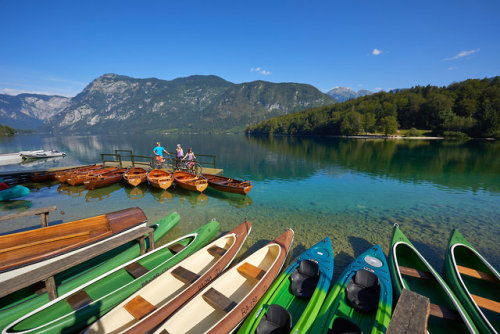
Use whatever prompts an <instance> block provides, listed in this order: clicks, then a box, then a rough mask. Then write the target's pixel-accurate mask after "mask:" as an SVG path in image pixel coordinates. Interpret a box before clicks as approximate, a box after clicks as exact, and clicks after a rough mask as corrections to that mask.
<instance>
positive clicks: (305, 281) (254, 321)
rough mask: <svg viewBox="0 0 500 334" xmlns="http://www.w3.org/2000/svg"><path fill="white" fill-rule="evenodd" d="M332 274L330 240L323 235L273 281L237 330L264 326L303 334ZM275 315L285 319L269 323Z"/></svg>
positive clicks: (319, 306) (240, 331)
mask: <svg viewBox="0 0 500 334" xmlns="http://www.w3.org/2000/svg"><path fill="white" fill-rule="evenodd" d="M332 276H333V251H332V243H331V241H330V238H326V239H323V240H321V241H320V242H319V243H317V244H316V245H314V246H312V247H311V248H309V249H308V250H307V251H305V252H303V253H302V254H301V255H300V256H299V257H298V258H297V259H296V260H295V261H294V262H293V263H292V264H291V265H290V266H289V267H288V268H287V269H286V270H285V271H284V272H283V273H282V274H281V275H280V276H279V277H278V278H277V279H276V280H275V281H274V283H273V285H271V287H270V288H269V290H268V291H267V292H266V294H265V295H264V296H263V297H262V298H261V300H260V301H259V303H258V304H257V305H256V306H255V308H254V309H253V311H252V312H251V313H250V315H249V316H248V317H247V318H246V320H245V322H243V324H242V325H241V327H240V330H239V331H238V333H241V334H243V333H255V332H266V330H265V328H273V329H274V330H275V331H276V332H280V331H282V332H286V333H306V332H307V331H308V330H309V328H310V327H311V325H312V324H313V322H314V319H315V318H316V315H317V314H318V311H319V310H320V308H321V305H322V304H323V301H324V299H325V298H326V295H327V293H328V290H329V288H330V283H331V281H332ZM271 313H274V314H271ZM276 315H281V316H282V317H283V318H284V319H287V320H288V321H286V322H284V323H282V324H279V325H278V326H273V325H272V320H271V318H274V317H275V316H276ZM269 325H271V326H269ZM276 327H278V328H276Z"/></svg>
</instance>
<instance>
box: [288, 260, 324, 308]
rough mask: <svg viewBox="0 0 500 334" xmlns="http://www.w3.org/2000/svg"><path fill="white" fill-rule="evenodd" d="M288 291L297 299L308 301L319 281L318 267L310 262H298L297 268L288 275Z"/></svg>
mask: <svg viewBox="0 0 500 334" xmlns="http://www.w3.org/2000/svg"><path fill="white" fill-rule="evenodd" d="M290 280H291V282H292V284H291V286H290V289H291V290H292V293H293V294H294V295H295V296H296V297H299V298H303V299H308V298H311V296H312V295H313V293H314V290H315V289H316V285H317V284H318V280H319V266H318V264H317V263H316V262H314V261H311V260H302V261H300V264H299V266H298V267H297V269H295V270H294V271H293V272H292V274H291V275H290Z"/></svg>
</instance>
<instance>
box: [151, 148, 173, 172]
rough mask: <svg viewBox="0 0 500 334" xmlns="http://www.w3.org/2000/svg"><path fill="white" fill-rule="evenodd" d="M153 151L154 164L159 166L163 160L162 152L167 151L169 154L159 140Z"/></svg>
mask: <svg viewBox="0 0 500 334" xmlns="http://www.w3.org/2000/svg"><path fill="white" fill-rule="evenodd" d="M153 152H154V154H155V158H156V165H157V166H158V165H159V166H160V168H161V164H163V162H165V159H163V152H165V153H167V154H170V153H168V152H167V150H165V149H164V148H163V146H161V145H160V142H157V143H156V147H155V148H154V149H153Z"/></svg>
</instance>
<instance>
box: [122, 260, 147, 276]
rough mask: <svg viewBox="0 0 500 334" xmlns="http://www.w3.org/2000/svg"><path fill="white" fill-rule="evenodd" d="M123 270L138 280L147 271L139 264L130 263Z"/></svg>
mask: <svg viewBox="0 0 500 334" xmlns="http://www.w3.org/2000/svg"><path fill="white" fill-rule="evenodd" d="M125 270H126V271H127V272H128V273H129V274H130V275H132V276H133V277H134V278H139V277H141V276H142V275H144V274H145V273H147V272H148V271H149V270H148V269H147V268H146V267H144V266H143V265H142V264H140V263H139V262H132V263H131V264H129V265H128V266H126V267H125Z"/></svg>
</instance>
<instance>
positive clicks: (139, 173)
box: [123, 167, 148, 187]
mask: <svg viewBox="0 0 500 334" xmlns="http://www.w3.org/2000/svg"><path fill="white" fill-rule="evenodd" d="M147 174H148V171H147V170H145V169H144V168H141V167H133V168H130V169H129V170H128V171H127V172H126V173H125V174H123V179H124V180H125V181H127V183H128V184H130V185H132V186H134V187H137V186H138V185H139V184H141V183H142V182H144V181H146V177H147Z"/></svg>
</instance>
